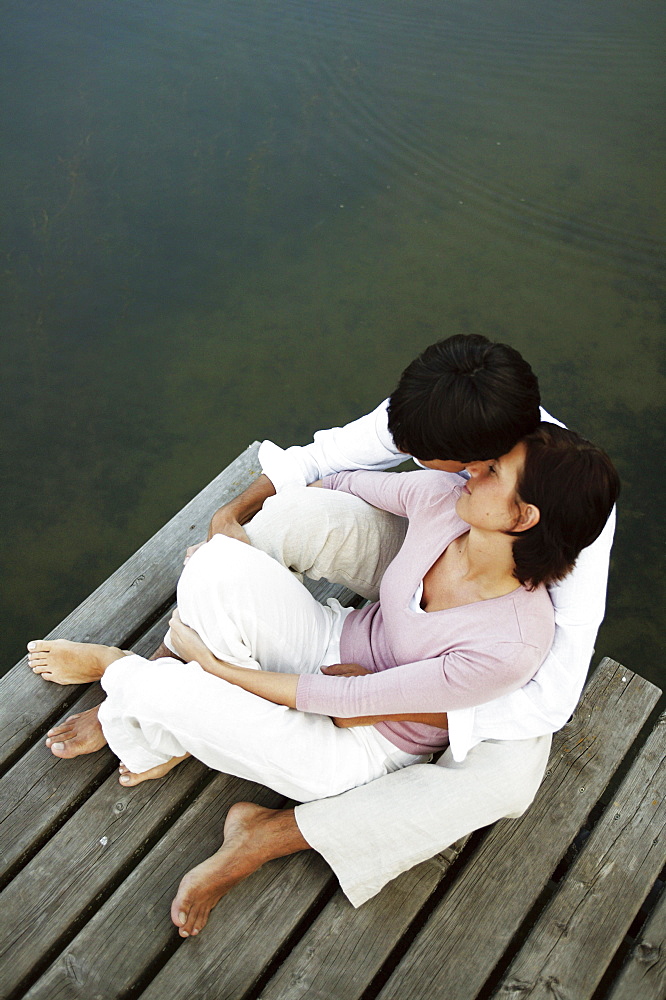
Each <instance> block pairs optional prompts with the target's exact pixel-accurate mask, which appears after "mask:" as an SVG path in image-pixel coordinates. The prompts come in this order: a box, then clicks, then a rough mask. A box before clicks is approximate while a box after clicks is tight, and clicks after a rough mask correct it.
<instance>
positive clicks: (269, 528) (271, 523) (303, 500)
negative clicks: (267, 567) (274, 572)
mask: <svg viewBox="0 0 666 1000" xmlns="http://www.w3.org/2000/svg"><path fill="white" fill-rule="evenodd" d="M245 530H246V531H247V534H248V537H249V539H250V541H251V542H252V545H253V546H255V547H256V548H259V549H262V550H263V551H264V552H267V553H268V555H270V556H272V557H273V559H276V560H277V561H278V562H279V563H282V565H283V566H286V567H287V568H288V569H291V570H294V571H295V572H297V573H305V574H306V575H307V576H309V577H310V578H311V579H313V580H320V579H321V578H322V577H324V578H325V579H326V580H330V581H331V582H332V583H340V584H343V585H344V586H345V587H349V588H350V590H353V591H354V592H355V593H357V594H361V596H362V597H367V598H368V599H369V600H372V601H374V600H377V596H378V592H379V583H380V581H381V578H382V576H383V575H384V570H385V569H386V567H387V566H388V564H389V563H390V562H391V560H392V559H393V557H394V556H395V554H396V553H397V551H398V549H399V548H400V546H401V545H402V543H403V541H404V538H405V532H406V530H407V522H406V520H405V519H404V518H402V517H396V515H395V514H389V513H388V511H384V510H378V509H377V508H376V507H371V506H370V504H368V503H366V502H365V500H360V499H359V498H358V497H354V496H352V495H351V494H349V493H341V492H338V491H337V490H325V489H316V488H312V487H305V486H293V487H289V488H287V489H285V490H281V491H280V493H278V494H277V495H276V496H274V497H269V499H268V500H266V501H265V502H264V506H263V509H262V510H260V511H259V513H258V514H255V516H254V517H253V518H252V520H251V521H250V522H249V523H248V524H246V525H245Z"/></svg>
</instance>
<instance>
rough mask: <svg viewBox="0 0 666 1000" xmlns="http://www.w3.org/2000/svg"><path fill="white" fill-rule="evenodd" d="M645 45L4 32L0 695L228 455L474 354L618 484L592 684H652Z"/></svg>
mask: <svg viewBox="0 0 666 1000" xmlns="http://www.w3.org/2000/svg"><path fill="white" fill-rule="evenodd" d="M665 23H666V14H665V12H664V9H663V8H662V7H660V6H659V5H657V4H655V3H654V2H652V0H631V2H630V0H608V2H606V3H604V4H599V3H598V2H596V0H582V2H581V0H560V2H558V3H552V2H551V0H536V2H534V0H529V2H528V0H497V2H494V3H490V2H488V0H467V2H462V0H449V2H446V3H442V2H441V0H415V2H407V0H367V2H364V3H362V4H359V3H352V2H351V0H339V2H330V0H328V2H327V0H324V2H318V3H316V4H313V3H311V2H310V0H280V2H278V0H263V2H260V0H255V2H250V0H236V2H231V0H192V2H189V3H187V4H182V3H176V2H174V0H160V2H159V3H158V2H157V0H142V2H140V3H130V2H125V0H123V2H119V0H96V2H93V3H91V2H90V0H49V3H46V2H45V0H4V3H3V5H2V9H1V12H0V81H1V83H0V87H1V93H0V96H1V98H2V99H1V100H0V116H1V121H0V125H1V128H2V136H3V158H2V175H1V176H2V184H1V185H0V223H1V231H0V240H1V243H0V265H1V266H0V296H1V299H2V309H3V319H2V338H1V341H0V379H1V384H0V407H1V408H2V414H3V433H2V436H1V438H0V462H1V472H2V483H3V486H2V517H3V522H2V523H3V536H4V537H3V545H2V549H1V553H2V554H1V556H0V560H1V564H0V570H1V573H2V583H3V599H2V620H3V629H2V639H1V642H2V666H3V668H7V667H9V666H11V664H12V663H13V662H14V661H15V660H16V659H17V658H18V657H19V656H20V655H21V653H22V646H23V643H24V641H25V640H26V639H28V638H30V637H33V636H35V635H40V634H41V633H42V632H44V631H46V630H47V629H49V628H50V627H52V626H53V625H54V624H55V623H56V622H57V621H58V620H60V619H61V618H62V617H64V616H65V614H66V613H67V612H68V611H70V610H71V608H72V607H73V606H74V605H75V604H76V603H78V602H79V601H80V600H81V599H82V598H83V597H84V596H85V595H86V594H88V593H89V592H90V590H91V589H92V588H93V587H94V586H96V585H97V584H98V583H99V582H100V581H101V580H102V579H104V578H105V577H106V576H107V575H108V574H109V572H110V571H111V570H113V569H114V568H115V567H116V566H117V565H118V564H119V563H120V562H121V561H122V560H123V559H124V558H126V557H127V556H128V555H129V554H130V553H131V552H133V551H134V550H135V549H136V548H137V547H138V545H139V544H140V543H141V542H142V541H143V540H144V539H145V538H146V537H148V536H149V535H150V534H152V533H153V532H154V531H155V530H156V529H157V528H158V527H159V526H160V525H161V524H163V523H164V521H165V520H166V519H167V518H168V517H170V516H171V514H172V513H173V512H174V511H175V510H177V509H178V508H179V507H180V506H182V504H183V502H184V501H185V500H186V499H188V498H189V497H190V496H191V495H192V494H193V493H194V492H196V491H197V490H199V489H200V488H201V487H202V486H203V485H204V484H205V483H206V482H208V481H209V479H211V478H212V476H213V475H214V474H215V473H216V472H217V471H219V469H220V468H221V467H222V466H223V465H226V464H227V463H228V462H229V461H230V460H231V459H233V458H234V457H235V456H236V455H237V454H238V453H239V452H240V451H241V450H242V449H243V448H244V447H245V446H246V444H247V443H248V442H249V441H251V440H252V439H254V438H263V437H267V436H268V437H272V438H273V439H275V440H277V441H278V442H279V443H281V444H289V443H292V442H305V441H306V440H308V438H309V436H310V434H311V432H312V431H313V430H315V429H316V428H318V427H321V426H328V425H330V424H332V423H339V422H342V421H345V420H347V419H350V418H352V417H354V416H357V415H359V414H360V413H362V412H364V411H366V410H367V409H369V408H370V407H372V406H373V405H375V403H376V402H378V401H379V400H380V399H381V398H382V397H383V396H384V395H385V394H386V393H387V392H388V391H390V389H391V388H392V386H393V383H394V381H395V379H396V378H397V375H398V374H399V372H400V370H401V369H402V367H404V365H405V364H406V363H407V362H408V361H409V360H410V359H411V358H412V357H413V356H414V355H415V354H416V353H417V352H418V351H419V350H421V349H422V348H423V347H425V346H426V345H427V344H428V343H430V342H431V341H433V340H435V339H437V338H438V337H440V336H446V335H448V334H450V333H455V332H481V333H484V334H486V335H488V336H490V337H492V338H495V339H503V340H506V341H508V342H510V343H512V344H514V345H515V346H516V347H517V348H518V349H519V350H521V351H523V353H524V354H525V355H526V357H528V359H529V360H530V361H531V362H532V364H533V366H534V368H535V369H536V371H537V372H538V374H539V375H540V378H541V383H542V389H543V397H544V402H545V404H546V406H547V407H548V408H549V409H550V410H551V412H553V413H554V414H555V415H557V416H558V417H560V418H561V419H563V420H565V421H567V422H568V423H569V424H570V425H571V426H573V427H575V428H576V429H578V430H580V431H582V432H583V433H586V434H587V435H588V436H590V437H592V438H593V439H594V440H596V441H598V442H599V443H600V444H602V445H604V446H605V447H606V448H607V449H608V451H609V452H610V453H611V455H612V456H613V458H614V459H615V461H616V462H617V465H618V467H619V469H620V471H621V473H622V477H623V480H624V494H623V498H622V503H621V509H620V521H619V529H618V536H617V543H616V546H615V553H614V560H613V569H612V575H611V582H610V600H609V612H608V618H607V623H606V624H605V625H604V626H603V630H602V633H601V636H600V640H599V643H598V653H599V655H601V654H608V655H611V656H613V657H615V658H617V659H619V660H622V661H623V662H624V663H625V664H626V665H627V666H628V667H631V668H632V669H634V670H637V671H639V672H640V673H642V674H644V675H645V676H647V677H649V678H650V679H652V680H653V681H655V682H656V683H659V684H661V685H662V686H663V685H664V684H665V683H666V668H664V656H663V652H664V639H663V635H664V611H663V609H664V607H665V606H666V601H665V600H664V593H663V579H664V567H663V548H664V530H663V529H664V520H665V518H664V514H663V503H662V499H661V493H662V491H663V488H664V472H663V466H664V463H663V453H664V449H663V438H664V419H663V412H664V396H665V394H664V373H665V364H664V342H665V338H664V303H665V301H666V296H665V293H664V241H663V232H664V226H663V221H664V218H663V217H664V207H665V206H664V187H663V177H664V173H663V165H664V151H665V148H666V143H665V141H664V131H663V125H664V120H665V119H664V103H665V102H664V93H666V88H665V87H664V82H665V81H664V65H663V51H664V26H665Z"/></svg>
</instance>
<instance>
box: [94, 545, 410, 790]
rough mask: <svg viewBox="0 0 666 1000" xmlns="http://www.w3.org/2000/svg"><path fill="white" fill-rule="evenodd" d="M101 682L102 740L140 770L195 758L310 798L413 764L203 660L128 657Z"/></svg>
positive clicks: (372, 738) (373, 733) (377, 741)
mask: <svg viewBox="0 0 666 1000" xmlns="http://www.w3.org/2000/svg"><path fill="white" fill-rule="evenodd" d="M239 544H241V543H239ZM102 686H103V687H104V690H105V691H106V693H107V695H108V697H107V699H106V701H105V702H104V703H103V704H102V705H101V707H100V710H99V719H100V722H101V725H102V729H103V731H104V735H105V736H106V738H107V740H108V743H109V746H110V747H111V749H112V750H113V751H114V753H116V754H117V755H118V757H119V758H120V759H121V760H122V761H123V763H124V764H126V765H127V767H128V768H129V769H130V770H131V771H135V772H141V771H146V770H148V769H149V768H151V767H155V766H156V765H157V764H161V763H164V762H165V761H167V760H169V759H170V758H171V757H180V756H182V755H183V754H184V753H186V752H189V753H191V754H192V755H193V756H194V757H197V758H198V759H199V760H202V761H203V762H204V763H205V764H207V765H208V766H209V767H212V768H214V769H215V770H217V771H224V772H226V773H227V774H235V775H237V776H238V777H240V778H247V779H249V780H251V781H256V782H259V783H260V784H264V785H269V786H270V787H271V788H274V789H275V790H276V791H278V792H280V793H282V794H283V795H286V796H288V797H290V798H294V799H297V800H299V801H307V800H310V799H314V798H319V797H322V796H326V795H335V794H337V793H338V792H341V791H344V790H346V789H347V788H351V787H354V786H355V785H358V784H360V783H363V782H368V781H372V780H373V779H374V778H377V777H380V776H382V775H385V774H388V773H389V772H390V771H392V770H394V769H395V768H396V767H401V766H405V765H407V764H409V763H411V762H412V761H413V760H414V759H415V758H413V757H410V755H408V754H404V753H402V752H401V751H399V750H397V748H396V747H394V746H392V745H391V744H390V743H389V742H388V740H386V739H385V738H384V737H383V736H382V735H381V734H380V733H378V732H377V730H376V729H374V728H373V727H371V726H358V727H356V728H353V729H338V728H337V727H336V726H335V725H334V724H333V722H332V721H331V719H329V718H328V717H327V716H323V715H312V714H308V713H305V712H298V711H296V710H295V709H291V708H285V707H283V706H281V705H274V704H272V702H269V701H265V700H264V699H263V698H258V697H256V695H253V694H250V693H249V692H247V691H243V690H242V689H241V688H239V687H236V686H234V685H233V684H228V683H227V682H226V681H223V680H222V679H221V678H219V677H215V676H214V675H213V674H208V673H206V672H205V671H204V670H202V668H201V667H200V666H199V664H198V663H181V662H180V661H179V660H175V659H172V658H171V657H165V658H164V659H159V660H145V659H143V657H140V656H136V655H132V656H124V657H122V658H121V659H119V660H116V661H115V662H114V663H112V664H111V666H110V667H109V668H108V669H107V670H106V672H105V674H104V677H103V678H102Z"/></svg>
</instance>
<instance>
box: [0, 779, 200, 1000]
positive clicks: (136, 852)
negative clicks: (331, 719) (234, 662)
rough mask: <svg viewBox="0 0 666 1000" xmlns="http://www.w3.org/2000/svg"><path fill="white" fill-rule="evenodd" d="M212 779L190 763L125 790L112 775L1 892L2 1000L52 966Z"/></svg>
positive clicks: (0, 959)
mask: <svg viewBox="0 0 666 1000" xmlns="http://www.w3.org/2000/svg"><path fill="white" fill-rule="evenodd" d="M67 763H69V764H70V765H71V766H73V765H75V764H76V762H75V761H74V762H65V764H64V765H63V766H67ZM211 779H212V772H209V771H208V770H207V769H206V768H205V767H204V765H203V764H200V763H199V761H195V760H188V761H185V763H184V764H181V765H180V766H179V767H177V768H175V769H174V770H173V771H172V772H171V773H170V774H169V775H167V776H166V778H163V779H162V780H161V781H147V782H145V783H143V784H141V785H139V786H137V787H135V788H124V787H123V786H122V785H120V784H119V783H118V778H117V775H116V774H114V775H112V776H111V777H110V778H108V779H107V780H106V781H105V782H104V784H103V785H102V786H101V787H100V788H98V789H97V791H96V792H95V793H94V794H93V795H92V796H91V798H90V799H88V800H87V801H86V802H85V804H84V805H82V806H81V808H80V809H79V810H78V811H77V812H76V813H75V814H74V816H72V817H71V818H70V819H69V820H68V821H67V822H66V823H65V824H64V826H62V827H61V828H60V830H59V831H58V832H57V833H56V835H55V836H54V837H53V838H52V840H50V841H49V842H48V843H47V844H46V845H45V846H44V847H43V848H42V849H41V851H39V853H38V854H36V855H35V857H34V858H33V859H32V860H31V861H30V862H29V864H28V865H26V867H25V868H23V869H22V870H21V872H20V873H19V874H18V875H16V877H15V878H14V879H13V881H12V882H10V883H9V885H8V886H7V887H6V888H5V889H4V891H3V892H2V893H0V967H2V968H3V983H2V985H3V990H4V992H3V994H2V995H3V996H6V995H7V994H9V993H11V992H12V991H13V990H15V989H17V988H18V987H19V986H20V985H21V984H22V982H23V981H24V980H26V978H30V977H31V976H32V975H34V970H35V968H36V967H39V965H40V963H41V962H44V961H46V960H47V959H48V960H49V961H50V960H51V957H52V952H53V951H54V950H55V951H56V952H57V951H59V950H60V945H61V940H62V939H63V938H68V936H71V935H72V934H73V933H74V932H75V930H76V929H77V927H78V925H79V924H80V923H81V921H83V920H84V919H85V917H84V915H85V914H86V911H88V910H89V908H90V907H94V906H97V905H99V904H100V903H101V902H102V901H103V899H104V898H105V897H106V895H108V894H109V893H110V892H112V891H113V889H114V888H115V887H116V886H117V885H118V883H119V882H120V881H121V880H122V879H123V878H125V877H126V875H127V874H128V873H129V871H130V870H131V869H132V868H133V867H134V866H135V865H136V864H137V863H138V861H139V860H140V859H141V857H142V856H143V854H144V853H145V852H146V851H147V850H148V849H149V848H150V846H151V844H152V843H153V842H154V841H155V840H156V839H157V838H158V837H160V836H161V835H162V834H163V832H164V830H165V829H166V828H167V827H168V826H169V825H170V822H171V821H172V819H173V817H174V815H177V814H178V813H179V812H180V811H181V810H182V809H183V808H184V806H185V805H187V803H188V801H189V800H190V799H191V798H193V797H194V796H195V795H196V794H197V792H198V791H200V790H201V789H202V787H203V786H205V784H207V783H208V781H209V780H211Z"/></svg>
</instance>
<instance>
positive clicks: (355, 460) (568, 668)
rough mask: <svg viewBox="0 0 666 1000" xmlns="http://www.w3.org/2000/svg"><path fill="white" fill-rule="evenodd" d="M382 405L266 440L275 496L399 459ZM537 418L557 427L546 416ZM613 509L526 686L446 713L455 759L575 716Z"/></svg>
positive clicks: (602, 597)
mask: <svg viewBox="0 0 666 1000" xmlns="http://www.w3.org/2000/svg"><path fill="white" fill-rule="evenodd" d="M387 408H388V400H385V401H384V402H383V403H381V404H380V405H379V406H378V407H377V408H376V409H375V410H373V411H372V412H371V413H368V414H367V415H366V416H364V417H360V418H359V419H358V420H355V421H353V422H352V423H349V424H346V425H345V426H344V427H333V428H331V429H330V430H324V431H318V432H317V433H316V434H315V436H314V441H313V442H312V443H311V444H309V445H305V446H303V447H298V446H293V447H291V448H287V449H286V450H283V449H282V448H278V446H277V445H275V444H273V443H272V442H271V441H264V442H263V443H262V445H261V447H260V449H259V460H260V462H261V465H262V469H263V471H264V473H265V475H267V476H268V478H269V479H270V480H271V482H272V483H273V485H274V486H275V489H276V490H277V491H279V490H281V489H282V488H284V487H285V486H287V485H290V484H293V483H298V484H301V485H306V484H307V483H311V482H314V481H315V480H316V479H321V478H323V477H324V476H327V475H330V474H331V473H334V472H342V471H345V470H353V469H390V468H392V467H394V466H396V465H399V464H400V463H401V462H403V461H404V460H405V457H406V456H405V455H404V454H402V453H401V452H399V451H398V449H397V448H396V447H395V444H394V442H393V439H392V437H391V434H390V432H389V430H388V413H387ZM541 419H542V420H549V421H551V422H552V423H559V421H557V420H555V419H554V418H553V417H551V416H550V414H548V413H547V412H546V411H545V410H543V409H542V411H541ZM614 531H615V511H613V513H612V514H611V516H610V518H609V519H608V522H607V524H606V526H605V527H604V530H603V531H602V533H601V535H600V536H599V538H597V540H596V541H595V542H594V543H593V544H592V545H590V546H589V547H588V548H586V549H584V550H583V552H581V554H580V556H579V557H578V561H577V563H576V566H575V568H574V569H573V570H572V572H571V573H570V574H569V575H568V576H567V577H566V578H565V579H564V580H561V581H560V582H559V583H556V584H553V585H551V586H550V587H549V588H548V589H549V593H550V598H551V600H552V602H553V607H554V609H555V639H554V641H553V646H552V649H551V651H550V653H549V654H548V656H547V657H546V659H545V660H544V662H543V664H542V666H541V667H540V668H539V670H538V671H537V673H536V674H535V676H534V677H533V678H532V680H531V681H529V682H528V683H527V684H526V685H525V686H524V687H522V688H520V690H518V691H514V692H512V693H511V694H507V695H503V696H502V697H500V698H497V699H495V700H494V701H491V702H486V703H485V704H483V705H479V706H477V707H476V708H462V709H456V710H452V711H450V712H449V713H448V723H449V739H450V743H451V752H452V754H453V757H454V759H455V760H464V758H465V756H466V754H467V752H468V751H469V750H470V749H471V748H472V747H473V746H475V745H476V744H477V743H480V742H481V740H484V739H498V740H500V739H501V740H519V739H530V738H532V737H535V736H543V735H545V734H547V733H553V732H555V731H556V730H558V729H560V728H561V727H562V726H563V725H564V723H565V722H566V721H567V719H568V718H569V716H570V715H571V713H572V712H573V710H574V708H575V707H576V704H577V702H578V699H579V698H580V693H581V691H582V689H583V684H584V683H585V678H586V676H587V670H588V667H589V663H590V659H591V657H592V653H593V651H594V642H595V639H596V635H597V632H598V630H599V626H600V625H601V622H602V620H603V617H604V610H605V604H606V584H607V581H608V566H609V561H610V550H611V545H612V542H613V534H614Z"/></svg>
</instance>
